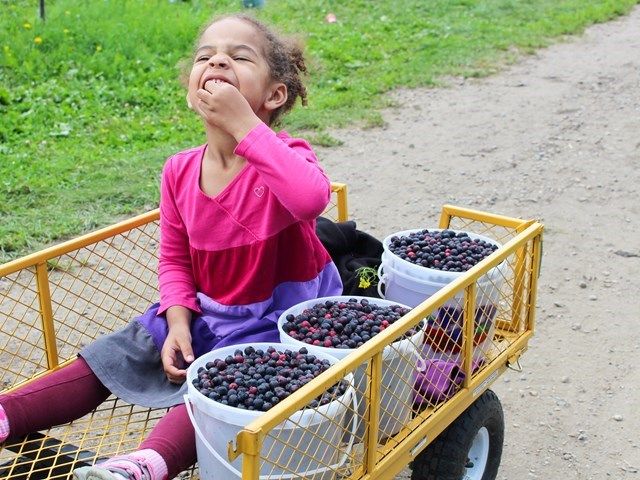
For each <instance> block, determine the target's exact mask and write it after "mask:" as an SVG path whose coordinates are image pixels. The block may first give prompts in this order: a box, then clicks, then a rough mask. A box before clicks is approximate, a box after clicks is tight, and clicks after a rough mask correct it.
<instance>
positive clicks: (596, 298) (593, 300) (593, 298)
mask: <svg viewBox="0 0 640 480" xmlns="http://www.w3.org/2000/svg"><path fill="white" fill-rule="evenodd" d="M589 300H591V301H592V302H595V301H596V300H598V296H597V295H589Z"/></svg>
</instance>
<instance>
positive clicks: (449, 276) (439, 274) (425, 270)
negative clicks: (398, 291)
mask: <svg viewBox="0 0 640 480" xmlns="http://www.w3.org/2000/svg"><path fill="white" fill-rule="evenodd" d="M422 230H425V228H412V229H408V230H400V231H397V232H394V233H392V234H390V235H387V236H386V237H385V238H384V239H383V240H382V247H383V250H384V251H383V252H382V258H381V260H382V264H383V265H384V263H385V258H387V259H388V261H387V263H391V264H393V262H396V261H397V262H400V265H401V266H402V267H406V268H407V269H408V270H409V271H412V272H415V273H416V275H418V276H419V277H420V279H422V280H426V279H424V278H422V276H423V275H424V276H427V275H429V276H431V277H433V278H434V279H436V278H440V279H443V280H444V279H446V283H449V282H452V281H453V280H455V279H457V278H458V277H459V276H460V275H463V274H464V273H466V272H448V271H444V270H439V269H437V268H429V267H423V266H422V265H416V264H415V263H412V262H409V261H408V260H405V259H403V258H400V257H399V256H398V255H396V254H395V253H392V252H391V250H390V249H389V244H390V243H391V238H392V237H398V236H407V235H409V234H411V233H416V232H420V231H422ZM426 230H429V231H430V232H442V231H444V230H450V231H452V232H456V233H466V234H467V235H469V237H470V238H472V239H479V240H483V241H486V242H489V243H491V244H493V245H495V246H497V247H498V248H501V247H502V243H500V242H498V241H497V240H494V239H492V238H489V237H487V236H484V235H481V234H479V233H474V232H469V231H467V230H456V229H453V228H426ZM387 254H388V255H387ZM504 263H505V262H504V261H503V262H500V264H499V265H497V266H496V267H495V268H492V269H491V270H489V271H488V272H487V274H486V275H487V276H491V275H492V274H493V275H495V274H497V272H495V269H498V271H502V269H503V268H504V267H503V264H504ZM429 272H432V273H429ZM430 281H437V280H430ZM439 284H441V285H442V284H443V282H442V281H440V282H439Z"/></svg>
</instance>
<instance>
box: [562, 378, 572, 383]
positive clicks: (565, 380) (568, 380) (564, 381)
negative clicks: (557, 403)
mask: <svg viewBox="0 0 640 480" xmlns="http://www.w3.org/2000/svg"><path fill="white" fill-rule="evenodd" d="M560 381H561V382H562V383H569V382H570V381H571V379H570V378H569V377H562V378H561V379H560Z"/></svg>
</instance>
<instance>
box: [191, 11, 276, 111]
mask: <svg viewBox="0 0 640 480" xmlns="http://www.w3.org/2000/svg"><path fill="white" fill-rule="evenodd" d="M263 42H264V40H263V37H262V35H261V33H260V32H258V31H257V30H256V29H255V28H254V27H253V26H252V25H251V24H249V23H247V22H245V21H242V20H240V19H237V18H227V19H223V20H220V21H219V22H216V23H214V24H212V25H210V26H209V28H207V29H206V30H205V31H204V33H203V34H202V37H200V41H199V43H198V48H197V50H196V54H195V56H194V60H193V66H192V68H191V74H190V75H189V88H188V98H189V101H190V102H191V104H193V105H195V104H196V103H197V101H198V99H197V97H196V92H197V91H198V89H201V88H204V86H205V84H206V83H207V82H208V81H222V82H226V83H230V84H231V85H233V86H234V87H236V88H237V89H238V90H239V91H240V93H241V94H242V96H243V97H244V98H245V99H246V100H247V101H248V102H249V105H251V108H252V109H253V111H254V112H255V113H256V114H258V115H259V114H260V113H261V111H262V108H263V105H264V102H265V101H266V99H267V98H268V97H269V95H270V86H271V84H272V83H273V82H272V79H271V73H270V70H269V65H268V64H267V60H266V58H265V56H264V52H263ZM259 116H260V115H259Z"/></svg>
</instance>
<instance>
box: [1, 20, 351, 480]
mask: <svg viewBox="0 0 640 480" xmlns="http://www.w3.org/2000/svg"><path fill="white" fill-rule="evenodd" d="M305 71H306V68H305V64H304V60H303V57H302V52H301V51H300V49H299V48H297V47H295V46H292V45H290V44H288V43H286V42H285V41H284V40H282V39H280V38H278V37H277V36H276V35H275V34H274V33H273V32H271V31H270V30H269V29H268V28H267V27H265V26H264V25H263V24H261V23H259V22H258V21H256V20H255V19H253V18H251V17H247V16H243V15H234V16H230V17H224V18H222V19H219V20H216V21H214V22H212V23H210V24H209V25H208V26H207V27H206V28H205V29H204V30H203V33H202V34H201V36H200V38H199V41H198V43H197V47H196V51H195V55H194V58H193V64H192V67H191V73H190V74H189V78H188V93H187V104H188V105H189V107H190V108H191V109H193V110H194V111H195V112H196V113H197V114H198V115H200V116H201V117H202V120H203V123H204V126H205V130H206V137H207V142H206V144H205V145H202V146H200V147H196V148H193V149H190V150H186V151H183V152H180V153H178V154H176V155H174V156H173V157H171V158H169V159H168V160H167V162H166V163H165V166H164V169H163V174H162V187H161V197H160V262H159V285H160V303H159V304H156V305H153V306H152V307H151V308H150V309H149V310H148V311H147V312H146V313H145V314H144V315H142V316H141V317H139V318H137V319H135V320H134V321H132V322H131V323H130V324H129V325H128V326H126V327H125V328H124V329H122V330H120V331H118V332H116V333H113V334H111V335H108V336H105V337H102V338H100V339H98V340H97V341H96V342H94V343H93V344H91V345H90V346H88V347H86V348H84V349H83V350H82V351H81V352H80V354H79V358H78V359H76V360H75V361H74V362H72V363H71V364H70V365H68V366H67V367H65V368H63V369H60V370H58V371H56V372H54V373H52V374H50V375H48V376H46V377H44V378H42V379H40V380H38V381H36V382H33V383H31V384H29V385H28V386H25V387H24V388H22V389H19V390H18V391H15V392H13V393H11V394H8V395H3V396H0V442H2V441H4V440H6V439H7V438H10V439H11V438H14V437H18V436H22V435H25V434H27V433H28V432H34V431H37V430H42V429H45V428H49V427H51V426H53V425H58V424H62V423H66V422H69V421H71V420H73V419H75V418H79V417H81V416H83V415H85V414H86V413H88V412H90V411H91V410H93V409H94V408H95V407H96V406H98V405H99V404H100V403H101V402H103V401H104V400H105V399H106V398H107V397H108V396H109V395H110V394H111V393H113V394H115V395H117V396H118V397H120V398H122V399H124V400H126V401H127V402H129V403H135V404H138V405H143V406H148V407H171V406H173V408H171V409H170V410H169V411H168V413H167V414H166V415H165V417H163V418H162V419H161V420H160V421H159V422H158V424H157V425H156V427H155V428H154V429H153V431H152V432H151V434H150V436H149V437H148V438H147V439H146V440H144V441H143V442H142V443H141V445H140V447H139V450H137V451H136V452H133V453H131V454H128V455H124V456H119V457H115V458H112V459H109V460H107V461H105V462H104V463H101V464H99V465H96V466H93V467H83V468H80V469H77V470H76V471H75V472H74V478H76V479H79V480H82V479H103V480H104V479H111V480H122V479H135V480H139V479H149V480H160V479H167V478H173V477H175V476H176V475H177V474H178V473H179V472H181V471H182V470H185V469H187V468H189V466H191V465H192V464H193V463H195V461H196V450H195V435H194V431H193V428H192V426H191V423H190V421H189V418H188V416H187V413H186V409H185V406H184V404H181V399H182V395H183V394H184V393H185V391H186V385H185V384H184V381H185V379H186V367H187V365H188V364H189V363H190V362H192V361H193V360H194V359H195V358H196V357H198V356H199V355H202V354H203V353H205V352H208V351H210V350H211V349H213V348H214V347H221V346H226V345H232V344H237V343H244V342H277V341H278V331H277V327H276V321H277V319H278V316H279V315H280V313H281V312H282V311H284V310H285V309H287V308H289V307H290V306H292V305H294V304H296V303H299V302H301V301H303V300H307V299H310V298H316V297H321V296H326V295H340V294H341V293H342V284H341V282H340V278H339V274H338V271H337V269H336V267H335V265H334V264H333V263H332V261H331V258H330V256H329V254H328V253H327V252H326V250H325V249H324V247H323V246H322V243H321V242H320V240H319V239H318V237H317V236H316V233H315V219H316V217H317V216H318V215H319V214H320V213H321V212H322V211H323V210H324V208H325V207H326V205H327V203H328V201H329V196H330V184H329V180H328V179H327V177H326V176H325V174H324V173H323V172H322V170H321V169H320V167H319V166H318V163H317V160H316V157H315V155H314V153H313V151H312V150H311V147H310V146H309V144H308V143H306V142H305V141H304V140H300V139H295V138H291V137H290V136H289V135H288V134H287V133H285V132H281V133H278V134H276V133H274V132H273V131H272V130H271V129H270V128H269V125H272V124H274V122H276V120H278V119H279V118H280V116H281V115H282V114H284V113H286V112H287V111H289V110H290V109H291V107H292V106H293V104H294V103H295V101H296V99H297V98H298V97H300V99H301V100H302V102H303V103H304V101H305V99H306V91H305V88H304V85H303V84H302V82H301V79H300V76H301V74H302V73H304V72H305Z"/></svg>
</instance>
